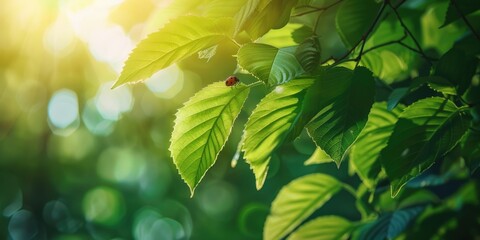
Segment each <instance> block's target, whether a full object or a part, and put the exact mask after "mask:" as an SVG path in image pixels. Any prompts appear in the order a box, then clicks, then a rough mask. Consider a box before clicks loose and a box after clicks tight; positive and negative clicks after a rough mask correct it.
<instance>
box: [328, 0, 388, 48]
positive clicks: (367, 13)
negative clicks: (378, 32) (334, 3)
mask: <svg viewBox="0 0 480 240" xmlns="http://www.w3.org/2000/svg"><path fill="white" fill-rule="evenodd" d="M341 4H342V5H341V6H340V8H339V9H338V12H337V16H336V19H335V22H336V26H337V31H338V34H339V35H340V37H341V38H342V41H343V42H344V43H345V45H346V46H347V47H348V48H351V47H353V46H356V45H357V43H358V42H359V41H360V40H361V39H362V37H363V35H365V33H366V32H367V31H368V29H369V28H370V26H371V25H372V24H373V21H374V19H375V16H376V15H377V12H378V11H379V9H380V4H379V3H378V1H374V0H345V1H343V3H341Z"/></svg>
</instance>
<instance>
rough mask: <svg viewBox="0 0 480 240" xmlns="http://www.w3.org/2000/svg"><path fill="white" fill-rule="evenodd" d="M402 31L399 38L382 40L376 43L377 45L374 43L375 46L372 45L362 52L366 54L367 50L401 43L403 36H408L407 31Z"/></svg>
mask: <svg viewBox="0 0 480 240" xmlns="http://www.w3.org/2000/svg"><path fill="white" fill-rule="evenodd" d="M403 33H404V34H403V36H402V37H401V38H399V39H397V40H392V41H388V42H384V43H381V44H378V45H376V46H373V47H371V48H369V49H367V50H365V51H364V52H363V55H365V54H367V53H368V52H370V51H373V50H375V49H378V48H381V47H385V46H388V45H392V44H398V43H401V42H402V41H403V40H405V38H407V37H408V35H407V32H405V31H404V32H403Z"/></svg>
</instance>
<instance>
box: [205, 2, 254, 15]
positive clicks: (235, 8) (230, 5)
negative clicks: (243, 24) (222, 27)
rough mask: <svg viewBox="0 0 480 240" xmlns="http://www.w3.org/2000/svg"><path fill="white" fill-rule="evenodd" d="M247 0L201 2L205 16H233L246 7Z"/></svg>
mask: <svg viewBox="0 0 480 240" xmlns="http://www.w3.org/2000/svg"><path fill="white" fill-rule="evenodd" d="M246 2H247V1H246V0H237V1H231V0H208V1H207V2H205V3H203V4H201V6H202V8H203V9H204V12H203V14H202V15H203V16H205V17H212V18H221V17H233V16H235V15H237V14H238V13H239V11H241V9H243V8H244V6H245V5H246V4H247V3H246Z"/></svg>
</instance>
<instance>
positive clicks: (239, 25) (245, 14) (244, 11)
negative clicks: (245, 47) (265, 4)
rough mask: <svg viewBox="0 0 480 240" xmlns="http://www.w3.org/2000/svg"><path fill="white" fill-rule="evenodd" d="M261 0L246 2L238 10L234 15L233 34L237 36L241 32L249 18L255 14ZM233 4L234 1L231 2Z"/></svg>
mask: <svg viewBox="0 0 480 240" xmlns="http://www.w3.org/2000/svg"><path fill="white" fill-rule="evenodd" d="M260 1H261V0H247V2H246V3H245V5H243V7H242V8H241V9H240V11H239V12H238V13H237V14H236V15H235V19H236V21H235V33H234V35H237V34H238V33H239V32H241V31H242V30H243V26H244V24H245V22H246V21H247V20H248V19H249V18H250V16H251V15H252V14H253V13H254V12H255V9H256V8H257V6H258V4H259V3H260ZM232 2H234V1H232Z"/></svg>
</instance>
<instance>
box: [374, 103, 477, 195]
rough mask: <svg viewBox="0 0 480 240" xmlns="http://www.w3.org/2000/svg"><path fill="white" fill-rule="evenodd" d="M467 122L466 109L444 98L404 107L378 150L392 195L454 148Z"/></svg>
mask: <svg viewBox="0 0 480 240" xmlns="http://www.w3.org/2000/svg"><path fill="white" fill-rule="evenodd" d="M469 123H470V119H469V116H468V114H467V110H466V109H463V108H457V106H455V104H454V103H453V102H451V101H449V100H446V99H444V98H439V97H434V98H428V99H422V100H420V101H417V102H415V103H413V104H412V105H410V106H409V107H408V108H406V109H405V111H403V113H402V114H400V118H399V120H398V121H397V123H396V124H395V127H394V129H393V133H392V135H391V137H390V139H389V141H388V144H387V146H386V147H385V148H384V149H383V150H382V151H381V153H380V162H381V164H382V165H383V167H384V169H385V171H386V173H387V176H388V178H389V179H390V181H391V192H392V196H396V195H397V193H398V192H399V190H400V189H401V188H402V186H403V185H404V184H405V183H406V182H407V181H409V180H411V179H412V178H414V177H416V176H417V175H419V174H420V173H422V172H423V171H425V170H426V169H428V168H429V167H430V166H431V165H432V164H433V163H434V162H435V160H436V159H437V158H439V157H442V156H443V155H445V154H446V153H448V152H449V151H450V150H451V149H452V148H453V147H455V145H456V144H457V142H458V141H459V140H460V139H461V137H462V136H463V134H464V133H465V132H466V131H467V129H468V126H469Z"/></svg>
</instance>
